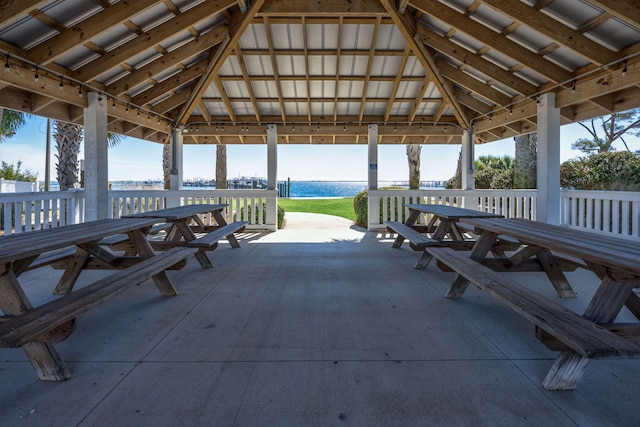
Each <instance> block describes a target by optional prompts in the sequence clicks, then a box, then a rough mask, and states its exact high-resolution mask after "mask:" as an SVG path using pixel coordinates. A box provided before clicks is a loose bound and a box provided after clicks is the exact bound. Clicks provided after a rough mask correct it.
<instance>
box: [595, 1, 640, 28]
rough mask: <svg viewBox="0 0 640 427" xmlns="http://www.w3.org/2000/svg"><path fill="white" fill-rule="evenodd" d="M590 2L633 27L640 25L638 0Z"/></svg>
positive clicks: (639, 4)
mask: <svg viewBox="0 0 640 427" xmlns="http://www.w3.org/2000/svg"><path fill="white" fill-rule="evenodd" d="M589 3H591V4H593V5H594V6H596V7H599V8H600V9H602V10H604V11H605V12H608V13H610V14H611V15H613V16H615V17H616V18H618V19H619V20H621V21H623V22H626V23H628V24H630V25H631V26H632V27H636V28H637V27H640V3H638V0H589Z"/></svg>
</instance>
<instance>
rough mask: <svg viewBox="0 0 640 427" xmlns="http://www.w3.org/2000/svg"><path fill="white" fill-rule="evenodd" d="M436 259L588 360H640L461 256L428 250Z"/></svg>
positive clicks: (637, 350) (585, 323) (582, 321)
mask: <svg viewBox="0 0 640 427" xmlns="http://www.w3.org/2000/svg"><path fill="white" fill-rule="evenodd" d="M427 250H428V251H429V252H430V253H431V254H432V255H433V256H434V257H435V258H437V259H438V260H440V261H442V262H444V263H445V264H447V265H449V266H450V267H452V268H453V269H455V270H456V271H457V272H458V273H459V274H460V275H462V276H464V277H465V278H466V279H467V280H469V281H470V282H471V283H473V284H475V285H476V286H478V287H479V288H480V289H483V290H484V291H486V292H487V293H489V294H490V295H491V296H493V297H495V298H497V299H498V300H500V301H502V302H503V303H505V304H506V305H507V306H508V307H510V308H511V309H513V310H514V311H516V312H517V313H518V314H520V315H522V316H523V317H525V318H526V319H527V320H529V321H531V322H532V323H534V324H535V325H537V326H540V327H541V328H543V329H545V330H546V331H548V332H549V333H551V334H552V335H553V336H555V337H556V338H558V339H559V340H561V341H562V342H563V343H565V344H566V345H567V346H569V347H570V348H571V349H572V350H573V351H575V352H576V353H578V354H580V355H581V356H583V357H587V358H605V357H635V358H637V357H640V346H638V345H635V344H633V343H631V342H629V341H627V340H625V339H623V338H621V337H619V336H617V335H616V334H614V333H612V332H610V331H608V330H606V329H605V328H602V327H601V326H599V325H597V324H595V323H594V322H592V321H590V320H589V319H586V318H584V317H582V316H580V315H578V314H576V313H574V312H572V311H571V310H569V309H567V308H565V307H562V306H561V305H559V304H557V303H556V302H554V301H552V300H550V299H548V298H545V297H543V296H541V295H538V294H536V293H535V292H533V291H531V290H529V289H527V288H525V287H523V286H521V285H519V284H518V283H516V282H514V281H512V280H510V279H508V278H507V277H504V276H502V275H500V274H499V273H496V272H494V271H492V270H490V269H489V268H487V267H484V266H483V265H481V264H480V263H478V262H476V261H474V260H472V259H471V258H470V257H469V256H467V255H465V254H464V253H462V252H456V251H454V250H452V249H449V248H435V247H433V248H428V249H427Z"/></svg>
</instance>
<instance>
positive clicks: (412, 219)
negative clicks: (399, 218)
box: [391, 209, 420, 249]
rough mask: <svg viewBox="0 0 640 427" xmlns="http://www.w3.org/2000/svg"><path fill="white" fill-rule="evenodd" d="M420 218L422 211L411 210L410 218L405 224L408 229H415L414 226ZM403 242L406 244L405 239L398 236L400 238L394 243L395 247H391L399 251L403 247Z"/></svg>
mask: <svg viewBox="0 0 640 427" xmlns="http://www.w3.org/2000/svg"><path fill="white" fill-rule="evenodd" d="M418 216H420V211H417V210H413V209H412V210H410V211H409V216H408V217H407V220H406V221H405V222H404V224H405V225H406V226H408V227H413V224H414V223H415V222H416V220H417V219H418ZM402 242H404V237H403V236H401V235H400V234H398V236H397V237H396V240H394V241H393V245H391V247H392V248H396V249H397V248H399V247H401V246H402Z"/></svg>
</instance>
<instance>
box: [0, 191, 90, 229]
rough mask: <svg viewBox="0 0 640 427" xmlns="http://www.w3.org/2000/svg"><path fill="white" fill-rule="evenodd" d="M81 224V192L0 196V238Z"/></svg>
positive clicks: (82, 200) (82, 207)
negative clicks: (5, 235) (0, 236)
mask: <svg viewBox="0 0 640 427" xmlns="http://www.w3.org/2000/svg"><path fill="white" fill-rule="evenodd" d="M82 221H84V191H48V192H43V193H6V194H0V227H1V228H2V231H3V234H13V233H23V232H26V231H33V230H41V229H45V228H51V227H59V226H61V225H67V224H76V223H79V222H82Z"/></svg>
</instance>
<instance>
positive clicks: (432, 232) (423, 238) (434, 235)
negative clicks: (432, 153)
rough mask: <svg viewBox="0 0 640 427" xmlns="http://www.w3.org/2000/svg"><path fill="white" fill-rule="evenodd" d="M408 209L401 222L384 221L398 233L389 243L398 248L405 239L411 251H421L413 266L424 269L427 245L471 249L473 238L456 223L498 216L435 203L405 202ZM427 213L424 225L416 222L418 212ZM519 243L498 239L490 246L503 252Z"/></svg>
mask: <svg viewBox="0 0 640 427" xmlns="http://www.w3.org/2000/svg"><path fill="white" fill-rule="evenodd" d="M405 207H406V208H408V209H409V215H408V216H407V219H406V221H405V222H404V223H402V222H399V221H387V222H386V223H385V225H386V226H387V229H388V230H389V231H391V232H393V233H396V234H397V235H398V236H397V237H396V239H395V240H394V242H393V245H392V247H393V248H400V247H401V246H402V243H403V242H404V240H405V239H406V240H408V241H409V244H410V247H411V248H412V249H413V250H415V251H421V252H422V254H421V255H420V257H419V258H418V261H417V262H416V264H415V266H414V268H418V269H423V268H426V267H427V266H428V265H429V263H430V262H431V259H432V256H431V254H430V253H429V252H428V251H426V250H425V248H427V247H434V246H435V247H441V246H446V247H451V248H454V249H457V250H471V248H472V247H473V244H474V243H475V240H474V239H473V238H470V237H468V236H467V234H468V231H469V230H468V229H464V228H462V227H461V226H460V223H459V221H460V220H461V219H463V218H497V217H501V216H502V215H499V214H494V213H490V212H482V211H477V210H473V209H465V208H459V207H455V206H446V205H438V204H417V203H410V204H406V205H405ZM422 214H427V215H428V216H429V221H428V222H427V224H420V223H418V220H419V218H420V215H422ZM514 245H515V247H517V246H519V244H518V243H517V242H514V241H513V240H509V239H499V240H498V242H497V244H496V245H494V248H493V250H494V251H504V250H507V249H513V248H514Z"/></svg>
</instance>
